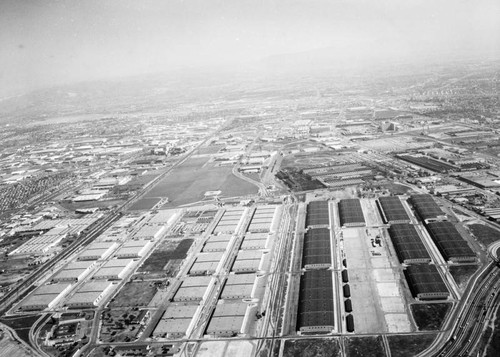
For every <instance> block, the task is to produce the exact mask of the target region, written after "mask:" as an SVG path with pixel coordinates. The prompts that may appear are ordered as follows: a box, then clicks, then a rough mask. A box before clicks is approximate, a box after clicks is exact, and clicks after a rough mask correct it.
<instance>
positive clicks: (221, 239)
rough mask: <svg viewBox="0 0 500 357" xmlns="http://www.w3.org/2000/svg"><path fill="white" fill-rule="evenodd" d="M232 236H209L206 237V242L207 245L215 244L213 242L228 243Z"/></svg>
mask: <svg viewBox="0 0 500 357" xmlns="http://www.w3.org/2000/svg"><path fill="white" fill-rule="evenodd" d="M231 237H232V235H230V234H219V235H211V236H210V237H208V240H207V242H208V243H215V242H229V241H230V240H231Z"/></svg>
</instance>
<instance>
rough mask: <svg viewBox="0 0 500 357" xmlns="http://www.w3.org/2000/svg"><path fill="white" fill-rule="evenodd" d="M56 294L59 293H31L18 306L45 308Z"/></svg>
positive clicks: (22, 307)
mask: <svg viewBox="0 0 500 357" xmlns="http://www.w3.org/2000/svg"><path fill="white" fill-rule="evenodd" d="M58 296H59V294H45V295H31V296H28V297H27V298H26V299H24V300H23V301H22V302H21V304H20V305H19V308H21V309H26V308H27V307H38V308H41V309H45V308H47V307H48V306H49V305H50V303H51V302H52V301H53V300H54V299H56V298H57V297H58Z"/></svg>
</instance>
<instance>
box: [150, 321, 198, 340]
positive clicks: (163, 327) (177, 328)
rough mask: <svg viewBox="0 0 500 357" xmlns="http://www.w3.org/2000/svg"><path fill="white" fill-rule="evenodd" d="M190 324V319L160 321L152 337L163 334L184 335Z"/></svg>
mask: <svg viewBox="0 0 500 357" xmlns="http://www.w3.org/2000/svg"><path fill="white" fill-rule="evenodd" d="M190 323H191V319H167V320H163V319H162V320H160V321H159V322H158V325H156V328H155V330H154V332H153V334H154V335H156V336H158V335H163V334H176V335H177V334H185V333H186V330H187V329H188V327H189V324H190Z"/></svg>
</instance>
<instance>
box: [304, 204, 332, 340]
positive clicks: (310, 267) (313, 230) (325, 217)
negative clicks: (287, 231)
mask: <svg viewBox="0 0 500 357" xmlns="http://www.w3.org/2000/svg"><path fill="white" fill-rule="evenodd" d="M306 229H307V231H306V233H305V235H304V245H303V251H302V267H303V269H305V271H304V272H303V273H302V275H301V277H300V290H299V304H298V313H297V329H298V330H299V331H300V332H301V333H311V332H330V331H332V330H333V329H334V328H335V312H334V306H333V275H332V271H331V270H326V269H327V268H330V267H331V265H332V255H331V238H330V208H329V201H312V202H309V204H308V205H307V212H306ZM325 268H326V269H325Z"/></svg>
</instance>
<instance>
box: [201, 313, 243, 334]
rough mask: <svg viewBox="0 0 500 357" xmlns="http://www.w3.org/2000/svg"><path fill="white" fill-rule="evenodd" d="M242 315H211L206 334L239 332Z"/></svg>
mask: <svg viewBox="0 0 500 357" xmlns="http://www.w3.org/2000/svg"><path fill="white" fill-rule="evenodd" d="M244 318H245V317H244V316H224V317H215V316H214V317H212V319H211V320H210V323H209V324H208V327H207V330H206V333H207V334H219V333H227V332H230V333H239V332H240V330H241V326H242V324H243V319H244Z"/></svg>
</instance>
